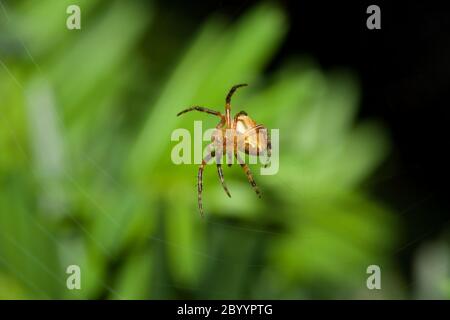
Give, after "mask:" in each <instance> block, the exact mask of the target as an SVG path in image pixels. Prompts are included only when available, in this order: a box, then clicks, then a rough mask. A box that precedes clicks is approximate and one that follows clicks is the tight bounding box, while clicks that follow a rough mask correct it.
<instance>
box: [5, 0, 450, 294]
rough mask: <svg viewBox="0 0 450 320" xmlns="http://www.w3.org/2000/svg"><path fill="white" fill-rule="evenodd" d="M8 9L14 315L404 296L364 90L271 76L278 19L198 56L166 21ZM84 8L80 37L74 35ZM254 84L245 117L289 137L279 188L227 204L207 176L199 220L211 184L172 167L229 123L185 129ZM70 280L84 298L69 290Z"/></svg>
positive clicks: (85, 2)
mask: <svg viewBox="0 0 450 320" xmlns="http://www.w3.org/2000/svg"><path fill="white" fill-rule="evenodd" d="M2 3H3V5H4V9H5V10H4V11H3V12H1V13H0V16H1V19H0V22H1V23H0V30H1V33H0V49H1V51H0V54H1V55H0V58H1V60H0V62H1V65H0V108H1V109H0V110H1V112H0V150H1V152H0V188H1V193H0V298H70V299H72V298H75V299H76V298H83V299H85V298H111V299H130V298H131V299H160V298H207V299H209V298H291V299H292V298H361V297H362V298H381V297H398V296H400V297H401V296H402V295H403V293H402V289H401V285H400V284H399V283H400V282H401V278H399V275H398V274H396V270H397V269H396V266H395V262H394V260H393V259H392V256H391V253H392V252H391V249H392V248H393V245H394V244H395V242H396V238H397V236H398V231H397V230H398V224H397V222H396V220H395V219H394V216H393V215H392V213H391V212H390V211H389V209H387V208H386V207H385V206H383V205H381V204H380V203H378V202H377V201H376V200H375V199H373V198H372V197H370V195H369V190H367V188H363V187H362V183H363V182H364V181H367V180H368V178H369V177H370V176H371V175H372V174H373V172H374V170H375V169H376V168H377V167H378V166H379V165H380V164H381V162H382V161H383V159H384V158H385V157H386V155H387V153H388V151H389V141H388V138H387V136H386V134H385V131H384V130H383V129H382V128H381V127H380V126H379V124H377V123H375V122H371V121H368V122H362V123H359V122H358V123H357V122H356V121H355V117H356V114H357V111H358V103H359V100H358V99H359V88H358V81H357V79H355V76H354V75H352V74H351V73H349V72H348V71H346V70H335V71H331V72H326V73H325V72H323V71H321V70H320V68H319V67H318V66H317V65H316V64H315V63H314V62H313V61H311V60H310V59H307V58H300V57H293V58H292V59H290V61H285V62H284V63H282V64H281V65H280V66H279V67H278V68H277V71H274V72H271V73H270V74H267V72H265V68H266V66H267V65H268V63H269V62H270V61H271V59H272V58H273V56H274V54H275V53H276V52H277V49H278V48H279V47H280V45H281V44H282V41H283V38H284V36H285V34H286V32H287V29H288V21H287V20H286V17H285V15H284V13H283V12H282V11H281V10H280V9H279V8H278V7H275V6H271V5H267V4H264V5H260V6H257V7H255V8H253V9H252V10H250V11H249V12H247V13H246V14H244V15H243V16H242V17H241V18H240V19H239V20H238V21H236V22H234V23H230V22H229V21H227V20H226V19H225V18H223V17H221V16H218V15H213V16H211V18H210V19H209V20H208V21H206V22H205V23H204V24H203V25H202V26H201V27H200V28H199V30H198V31H197V32H196V34H195V35H192V37H191V39H188V40H184V39H181V38H180V39H177V38H175V39H173V38H171V37H174V36H172V35H171V34H170V33H168V34H166V33H164V30H160V29H159V28H158V26H159V25H158V23H159V21H161V20H162V19H164V12H163V13H160V12H158V11H157V7H156V6H154V5H153V4H152V3H145V4H144V3H143V2H140V1H127V2H125V1H100V0H41V1H39V2H36V1H17V2H16V1H15V2H14V3H12V2H5V1H2ZM69 4H78V5H79V6H80V7H81V10H82V29H81V30H76V31H69V30H67V29H66V27H65V21H66V18H67V14H66V13H65V9H66V7H67V6H68V5H69ZM161 15H162V16H161ZM171 23H173V24H175V26H174V28H182V27H183V26H180V25H177V21H171ZM299 41H300V40H299ZM168 43H169V44H168ZM166 44H168V45H166ZM146 47H147V48H146ZM148 48H150V49H148ZM174 48H175V49H176V50H173V49H174ZM165 50H167V51H170V54H168V53H167V52H166V51H165ZM174 52H176V53H174ZM166 53H167V54H166ZM152 71H153V72H152ZM241 82H248V83H250V84H251V86H250V87H248V88H246V89H242V90H241V91H240V92H239V93H238V94H237V95H236V96H235V98H234V106H233V108H234V111H235V112H237V111H240V110H246V111H247V112H248V113H249V114H251V115H252V117H253V118H254V119H256V120H257V121H258V122H259V123H264V124H265V125H266V126H267V127H269V128H279V129H280V171H279V173H278V174H277V175H274V176H259V175H258V174H257V173H258V172H259V170H258V167H253V171H254V173H255V177H256V180H257V182H258V184H259V185H260V187H261V189H262V191H263V199H262V200H259V199H257V197H255V195H254V194H253V191H252V190H251V188H250V186H249V185H248V183H247V181H246V178H245V176H244V175H243V173H242V172H241V170H240V168H239V167H235V166H234V167H232V168H230V169H227V170H225V179H226V180H227V181H228V185H229V187H230V190H231V193H232V196H233V197H232V198H231V199H229V198H228V197H226V195H225V194H224V193H223V190H222V189H221V186H220V183H219V181H218V180H217V177H216V172H215V169H212V168H209V167H207V169H206V173H205V182H204V188H205V191H204V207H205V211H206V215H207V216H206V218H205V219H201V218H200V217H199V215H198V212H197V208H196V201H197V196H196V186H195V185H196V171H197V167H196V166H194V165H192V166H186V165H182V166H175V165H174V164H173V163H172V162H171V160H170V150H171V148H172V147H173V145H174V144H175V143H174V142H171V141H170V134H171V132H172V131H173V130H174V129H175V128H179V127H183V128H188V129H192V127H193V126H192V124H193V121H194V119H197V120H198V119H199V118H201V119H204V123H203V124H204V128H207V127H212V126H213V125H215V121H216V119H210V118H209V117H207V116H205V115H203V114H194V113H192V114H189V115H186V116H185V117H182V118H177V117H176V116H175V115H176V113H177V112H178V111H180V110H182V109H183V108H184V107H186V106H189V105H192V104H196V105H205V106H210V107H211V108H215V109H222V108H223V105H224V97H225V94H226V92H227V90H228V89H229V88H230V87H231V86H232V85H233V84H236V83H241ZM70 264H76V265H79V266H80V267H81V270H82V290H74V291H71V290H68V289H67V288H66V278H67V275H66V273H65V271H66V267H67V266H68V265H70ZM371 264H378V265H380V266H382V269H383V272H384V273H383V276H384V277H386V278H392V279H398V280H394V281H390V282H389V283H391V284H387V286H388V287H392V288H391V289H392V290H390V291H389V290H387V291H383V293H379V292H371V291H369V290H367V288H366V278H367V276H368V275H367V274H366V268H367V266H368V265H371ZM446 290H447V291H448V286H447V288H446Z"/></svg>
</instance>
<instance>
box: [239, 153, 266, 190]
mask: <svg viewBox="0 0 450 320" xmlns="http://www.w3.org/2000/svg"><path fill="white" fill-rule="evenodd" d="M235 156H236V159H237V160H238V162H239V165H240V166H241V167H242V169H243V170H244V172H245V174H246V175H247V179H248V182H250V184H251V185H252V188H253V190H255V192H256V194H257V195H258V197H259V198H261V191H259V188H258V186H257V185H256V182H255V179H253V175H252V172H251V171H250V168H249V167H248V165H247V164H246V163H244V161H243V160H242V159H241V158H240V157H239V155H238V154H237V153H235Z"/></svg>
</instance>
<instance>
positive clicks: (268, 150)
mask: <svg viewBox="0 0 450 320" xmlns="http://www.w3.org/2000/svg"><path fill="white" fill-rule="evenodd" d="M266 155H267V159H268V161H270V158H271V157H272V140H271V139H270V133H269V131H267V151H266ZM268 166H269V163H266V164H265V165H264V168H267V167H268Z"/></svg>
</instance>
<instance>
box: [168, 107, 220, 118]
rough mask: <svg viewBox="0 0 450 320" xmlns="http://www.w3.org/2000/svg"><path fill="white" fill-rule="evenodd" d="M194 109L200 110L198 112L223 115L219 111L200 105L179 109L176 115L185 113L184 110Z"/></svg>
mask: <svg viewBox="0 0 450 320" xmlns="http://www.w3.org/2000/svg"><path fill="white" fill-rule="evenodd" d="M194 110H196V111H200V112H206V113H209V114H212V115H215V116H218V117H223V116H222V114H221V113H220V112H219V111H215V110H211V109H208V108H205V107H200V106H193V107H190V108H187V109H185V110H183V111H180V112H178V113H177V116H180V115H182V114H183V113H186V112H189V111H194Z"/></svg>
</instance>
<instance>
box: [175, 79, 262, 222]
mask: <svg viewBox="0 0 450 320" xmlns="http://www.w3.org/2000/svg"><path fill="white" fill-rule="evenodd" d="M245 86H247V84H245V83H244V84H238V85H235V86H233V87H232V88H231V89H230V91H229V92H228V94H227V97H226V99H225V115H223V114H221V113H220V112H219V111H215V110H211V109H208V108H205V107H200V106H193V107H190V108H188V109H185V110H183V111H181V112H179V113H178V114H177V116H179V115H181V114H183V113H186V112H189V111H194V110H197V111H200V112H206V113H209V114H212V115H215V116H218V117H220V122H219V124H218V125H217V126H216V129H215V130H214V132H213V134H212V136H211V143H210V144H209V145H208V146H207V150H208V154H207V155H206V156H205V157H204V158H203V160H202V163H201V165H200V168H199V169H198V181H197V187H198V209H199V211H200V215H201V216H203V205H202V191H203V170H204V168H205V166H206V164H207V163H208V161H209V160H211V159H212V158H213V157H214V156H216V159H217V173H218V174H219V178H220V182H221V184H222V187H223V189H224V190H225V192H226V194H227V195H228V196H229V197H230V198H231V195H230V192H229V191H228V188H227V186H226V184H225V180H224V178H223V172H222V165H221V159H222V156H223V155H224V154H225V152H224V150H226V158H227V163H228V166H231V161H232V160H233V154H234V156H235V157H236V160H237V161H238V162H239V165H240V166H241V167H242V169H243V170H244V172H245V174H246V175H247V179H248V181H249V182H250V184H251V185H252V187H253V189H254V190H255V192H256V194H257V195H258V197H260V198H261V192H260V191H259V188H258V186H257V185H256V182H255V180H254V179H253V175H252V173H251V171H250V168H249V167H248V165H247V164H246V163H244V161H243V160H242V159H241V157H240V156H239V152H244V153H246V154H248V155H256V156H258V155H260V154H264V153H265V154H266V155H267V157H268V158H270V155H271V142H270V136H269V135H268V133H267V129H266V128H265V127H264V126H263V125H261V124H256V122H255V121H254V120H253V119H251V118H250V117H249V116H248V115H247V113H245V112H244V111H241V112H238V113H237V114H236V115H235V116H234V118H233V121H232V120H231V97H232V96H233V94H234V92H235V91H236V89H238V88H240V87H245ZM227 146H228V147H227Z"/></svg>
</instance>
